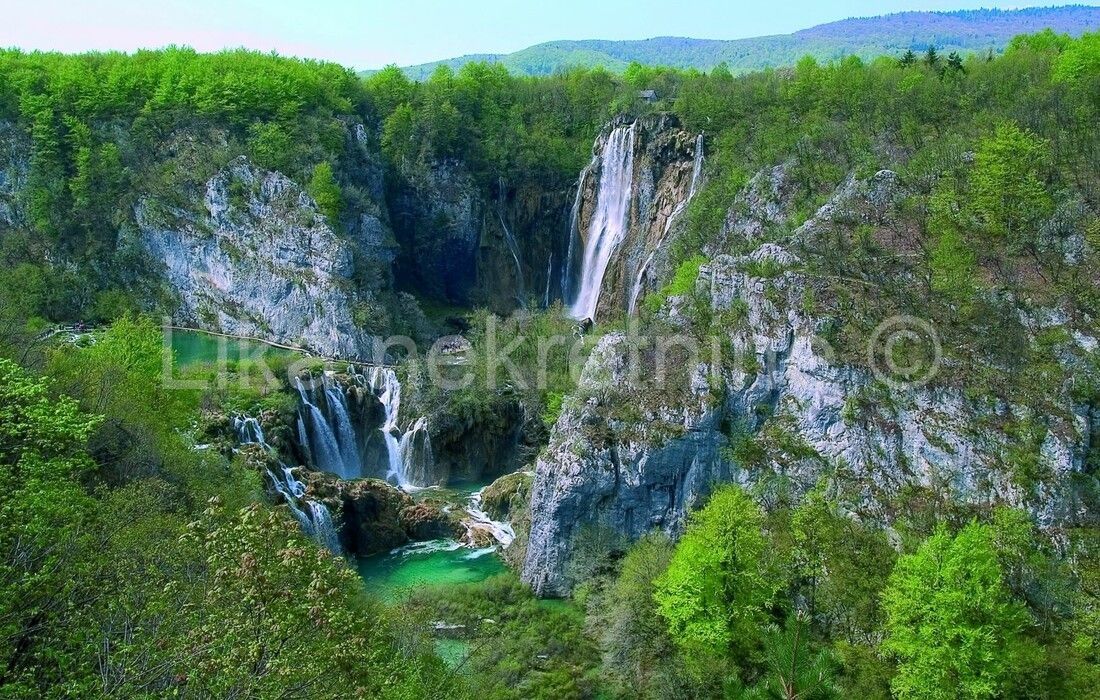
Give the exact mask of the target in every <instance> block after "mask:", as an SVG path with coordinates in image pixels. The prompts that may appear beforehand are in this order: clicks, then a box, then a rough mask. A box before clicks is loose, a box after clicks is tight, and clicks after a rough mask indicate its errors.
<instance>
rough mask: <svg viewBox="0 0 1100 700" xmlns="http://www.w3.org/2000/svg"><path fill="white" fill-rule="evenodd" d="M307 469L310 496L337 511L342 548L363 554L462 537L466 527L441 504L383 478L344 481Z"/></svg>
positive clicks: (334, 514) (335, 515) (307, 484)
mask: <svg viewBox="0 0 1100 700" xmlns="http://www.w3.org/2000/svg"><path fill="white" fill-rule="evenodd" d="M302 471H303V477H302V478H303V480H304V481H305V483H306V497H307V498H310V499H313V500H316V501H319V502H320V503H322V504H323V505H324V506H325V507H326V508H327V509H328V511H329V513H331V514H332V515H333V520H334V523H335V526H336V528H337V530H338V532H339V533H340V542H341V545H342V546H343V548H344V551H345V552H346V553H348V554H351V555H356V556H365V555H368V554H375V553H378V552H388V551H390V550H391V549H394V548H396V547H400V546H402V545H404V544H408V543H409V542H410V541H421V540H429V539H439V538H455V537H459V536H460V535H461V533H462V532H463V531H464V528H463V527H462V525H461V523H460V522H459V521H458V519H457V518H456V517H455V516H453V515H451V514H449V513H448V512H447V511H446V509H445V508H444V507H443V504H441V503H437V502H434V501H421V502H416V501H414V500H413V498H412V497H411V496H410V495H409V494H407V493H405V492H404V491H402V490H400V489H398V488H396V487H394V486H391V485H390V484H388V483H386V482H385V481H382V480H380V479H357V480H354V481H342V480H340V479H337V478H335V477H334V476H332V475H331V474H326V473H323V472H313V471H306V470H302Z"/></svg>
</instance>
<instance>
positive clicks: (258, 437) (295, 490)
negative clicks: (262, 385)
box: [233, 416, 341, 554]
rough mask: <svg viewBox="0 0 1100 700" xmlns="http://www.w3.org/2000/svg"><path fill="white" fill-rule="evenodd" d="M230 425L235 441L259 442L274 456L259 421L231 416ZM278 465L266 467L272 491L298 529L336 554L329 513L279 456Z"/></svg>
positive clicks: (337, 541)
mask: <svg viewBox="0 0 1100 700" xmlns="http://www.w3.org/2000/svg"><path fill="white" fill-rule="evenodd" d="M233 428H234V430H236V432H237V442H238V443H239V444H241V445H259V446H260V447H262V448H263V449H264V450H265V451H267V452H268V453H269V454H271V455H273V456H275V455H276V454H277V453H276V450H275V448H274V447H272V446H271V445H269V444H268V443H267V440H266V439H265V438H264V431H263V428H262V427H261V426H260V422H259V421H258V420H256V418H254V417H252V416H235V417H234V418H233ZM276 461H277V462H278V464H279V467H278V469H268V470H267V478H268V480H269V481H270V482H271V486H272V487H273V488H274V489H275V491H276V493H278V494H279V495H280V496H282V497H283V501H284V502H285V503H286V505H287V507H288V508H290V512H291V514H292V515H293V516H294V519H295V520H297V521H298V524H299V525H300V526H301V528H302V532H304V533H306V534H307V535H308V536H310V537H312V538H313V539H314V540H316V541H317V542H318V543H319V544H321V545H323V546H324V547H325V548H327V549H328V550H329V551H331V552H333V553H334V554H340V552H341V547H340V537H339V534H338V533H337V532H336V526H335V525H334V524H333V522H332V515H331V514H330V513H329V512H328V508H326V507H325V504H323V503H321V502H319V501H314V500H312V499H309V498H306V497H305V495H306V486H305V484H303V483H302V482H301V481H299V480H298V479H297V478H296V477H295V476H294V472H293V471H292V470H291V469H290V467H288V466H286V465H285V464H283V462H282V461H281V460H278V459H277V457H276Z"/></svg>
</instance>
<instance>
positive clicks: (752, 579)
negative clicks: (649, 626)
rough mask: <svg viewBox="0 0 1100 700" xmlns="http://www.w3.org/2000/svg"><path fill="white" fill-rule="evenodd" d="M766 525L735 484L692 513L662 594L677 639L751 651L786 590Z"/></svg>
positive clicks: (661, 608) (713, 648)
mask: <svg viewBox="0 0 1100 700" xmlns="http://www.w3.org/2000/svg"><path fill="white" fill-rule="evenodd" d="M762 527H763V515H762V513H761V511H760V508H759V506H757V505H756V504H755V503H753V501H752V500H751V499H750V498H749V496H748V495H747V494H746V493H745V492H744V491H742V490H741V489H740V488H738V487H735V486H727V487H723V488H720V489H719V490H717V491H715V492H714V494H713V495H712V496H711V497H710V500H709V501H708V502H707V505H706V506H705V507H704V508H703V509H702V510H700V511H698V512H697V513H695V514H693V515H692V518H691V522H690V523H689V525H688V528H687V530H686V531H685V532H684V536H683V537H682V538H681V540H680V542H679V543H678V544H677V545H676V551H675V553H674V554H673V556H672V560H671V561H670V563H669V567H668V570H667V571H666V572H665V573H663V574H662V575H661V576H660V577H659V578H658V580H657V590H656V593H655V596H656V599H657V609H658V612H659V613H660V614H661V616H662V617H663V618H665V620H666V621H667V623H668V627H669V631H670V633H671V634H672V638H673V640H674V641H675V642H676V643H677V644H679V645H681V646H684V647H687V648H693V649H697V650H698V651H700V652H704V653H713V654H718V655H721V656H724V655H727V654H734V655H743V654H745V653H747V652H748V651H750V650H751V649H752V648H753V647H754V645H755V644H756V642H757V641H758V640H759V639H760V628H761V625H762V624H764V623H765V622H766V620H767V610H768V607H769V606H770V604H771V602H772V597H773V596H774V594H775V593H776V591H777V590H778V588H779V583H778V582H777V581H776V580H775V579H774V578H773V577H772V576H771V575H770V572H769V562H768V555H767V546H766V541H765V538H764V535H763V533H762Z"/></svg>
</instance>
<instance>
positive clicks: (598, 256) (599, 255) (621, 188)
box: [569, 122, 637, 319]
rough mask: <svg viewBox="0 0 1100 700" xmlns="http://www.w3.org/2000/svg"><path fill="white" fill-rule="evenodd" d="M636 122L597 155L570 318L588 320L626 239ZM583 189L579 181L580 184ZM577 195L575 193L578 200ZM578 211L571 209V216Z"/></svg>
mask: <svg viewBox="0 0 1100 700" xmlns="http://www.w3.org/2000/svg"><path fill="white" fill-rule="evenodd" d="M636 127H637V122H634V123H633V124H631V125H630V126H618V127H615V128H614V129H613V130H612V131H611V134H610V135H609V136H608V139H607V144H606V145H605V146H604V149H603V153H602V154H601V156H600V161H601V164H600V182H599V186H598V188H597V190H596V211H595V212H594V213H593V215H592V220H591V222H590V223H589V226H588V232H587V235H586V237H585V240H584V255H583V258H582V261H581V270H580V289H579V290H577V294H576V297H575V298H574V299H573V302H572V304H571V305H570V307H569V315H570V316H572V317H573V318H577V319H584V318H592V317H593V316H594V315H595V313H596V304H597V302H598V301H599V298H600V287H601V286H603V277H604V273H605V272H607V266H608V263H610V262H611V256H612V255H613V254H614V253H615V250H616V249H617V248H618V247H619V244H620V243H622V241H623V238H624V237H625V236H626V229H627V225H628V223H629V222H628V219H629V215H630V194H631V188H632V185H633V180H634V135H635V131H636ZM581 185H582V187H583V182H582V183H581ZM579 196H580V194H579V191H578V197H579ZM579 209H580V208H579V207H574V217H576V216H579V214H580V210H579Z"/></svg>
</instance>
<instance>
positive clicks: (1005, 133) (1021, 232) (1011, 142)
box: [971, 123, 1053, 252]
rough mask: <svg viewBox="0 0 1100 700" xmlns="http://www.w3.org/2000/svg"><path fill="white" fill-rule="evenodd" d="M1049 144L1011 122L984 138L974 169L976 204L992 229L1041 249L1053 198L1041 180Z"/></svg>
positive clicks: (978, 213)
mask: <svg viewBox="0 0 1100 700" xmlns="http://www.w3.org/2000/svg"><path fill="white" fill-rule="evenodd" d="M1049 154H1050V150H1049V145H1048V144H1047V143H1046V142H1045V141H1044V140H1043V139H1041V138H1039V137H1038V136H1036V135H1035V134H1033V133H1031V132H1029V131H1027V130H1024V129H1021V128H1019V127H1018V126H1016V125H1015V124H1011V123H1005V124H1001V125H1000V126H998V127H997V129H996V131H994V133H993V134H992V135H991V136H989V137H988V138H985V139H983V140H982V142H981V143H980V144H979V145H978V150H977V153H976V154H975V156H974V170H973V172H972V173H971V187H972V189H973V195H972V198H971V207H972V208H973V211H974V213H975V214H976V216H977V217H978V219H979V221H980V222H981V223H982V225H983V226H984V227H985V229H986V230H987V231H989V232H990V233H992V234H994V235H997V236H1002V237H1004V238H1005V239H1006V240H1007V242H1008V243H1009V244H1010V245H1013V246H1016V247H1018V248H1020V249H1025V250H1029V251H1031V252H1035V251H1036V250H1037V245H1038V235H1039V231H1038V228H1039V225H1040V222H1042V221H1043V219H1044V218H1045V217H1047V216H1049V215H1050V213H1051V210H1052V208H1053V201H1052V199H1051V195H1050V192H1049V190H1048V189H1047V188H1046V186H1045V185H1044V183H1043V181H1042V179H1041V176H1040V174H1041V172H1042V168H1043V167H1044V166H1045V165H1046V164H1047V163H1048V162H1049Z"/></svg>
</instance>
